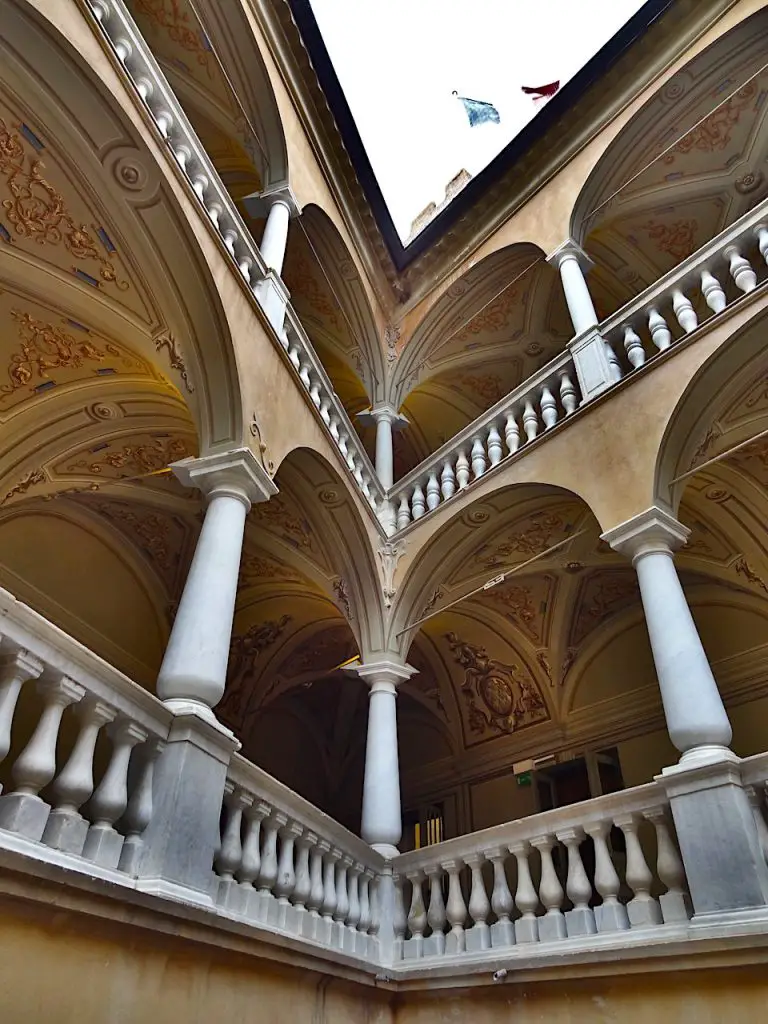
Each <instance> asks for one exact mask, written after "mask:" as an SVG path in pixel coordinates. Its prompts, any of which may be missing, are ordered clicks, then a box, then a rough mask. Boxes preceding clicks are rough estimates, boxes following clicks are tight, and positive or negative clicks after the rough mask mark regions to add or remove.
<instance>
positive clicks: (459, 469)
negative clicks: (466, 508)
mask: <svg viewBox="0 0 768 1024" xmlns="http://www.w3.org/2000/svg"><path fill="white" fill-rule="evenodd" d="M456 480H457V482H458V484H459V490H460V491H463V490H464V488H465V487H467V486H469V460H468V459H467V455H466V452H465V451H464V449H463V448H462V449H461V450H460V451H459V454H458V455H457V456H456Z"/></svg>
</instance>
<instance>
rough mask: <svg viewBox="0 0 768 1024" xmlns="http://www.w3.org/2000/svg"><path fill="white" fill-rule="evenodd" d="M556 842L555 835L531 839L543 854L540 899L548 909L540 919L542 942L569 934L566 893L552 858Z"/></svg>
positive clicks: (533, 844)
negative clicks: (566, 917) (566, 919)
mask: <svg viewBox="0 0 768 1024" xmlns="http://www.w3.org/2000/svg"><path fill="white" fill-rule="evenodd" d="M556 842H557V839H556V838H555V836H553V835H544V836H538V837H537V838H536V839H532V840H531V845H532V846H535V847H536V849H537V850H538V851H539V854H540V855H541V880H540V882H539V900H540V901H541V904H542V906H543V907H544V909H545V910H546V914H545V915H544V917H542V918H540V919H539V938H540V939H541V941H542V942H554V941H555V940H556V939H564V938H566V936H567V934H568V930H567V928H566V925H565V915H564V914H563V900H564V899H565V893H564V892H563V887H562V885H561V884H560V879H559V878H558V877H557V871H555V864H554V861H553V859H552V848H553V847H554V845H555V843H556Z"/></svg>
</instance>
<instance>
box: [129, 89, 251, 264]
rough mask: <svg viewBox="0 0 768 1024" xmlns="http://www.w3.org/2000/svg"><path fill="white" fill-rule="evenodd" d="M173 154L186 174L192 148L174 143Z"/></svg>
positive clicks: (235, 235)
mask: <svg viewBox="0 0 768 1024" xmlns="http://www.w3.org/2000/svg"><path fill="white" fill-rule="evenodd" d="M144 81H145V82H147V84H148V85H149V84H150V83H149V80H148V79H146V78H145V79H144ZM139 93H141V88H139ZM141 95H142V99H144V100H145V101H146V100H147V99H148V97H147V96H144V94H143V93H141ZM173 155H174V156H175V157H176V162H177V163H178V165H179V167H180V168H181V169H182V171H183V172H184V173H185V174H186V173H187V164H188V163H189V161H190V160H191V159H192V150H191V149H190V148H189V146H185V145H184V144H183V143H181V144H178V145H174V147H173ZM232 234H234V237H235V239H236V238H237V234H235V232H232ZM224 244H225V245H226V239H225V240H224ZM227 248H228V249H229V246H227ZM229 251H230V252H231V253H232V255H233V256H234V255H235V253H234V243H233V248H232V249H229Z"/></svg>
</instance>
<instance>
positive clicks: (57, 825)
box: [43, 808, 88, 856]
mask: <svg viewBox="0 0 768 1024" xmlns="http://www.w3.org/2000/svg"><path fill="white" fill-rule="evenodd" d="M87 835H88V822H87V821H86V820H85V818H84V817H83V816H82V814H78V813H77V811H60V810H57V809H55V808H54V810H52V811H51V813H50V814H49V815H48V821H47V822H46V823H45V830H44V831H43V842H44V843H45V845H46V846H50V847H51V849H52V850H61V851H62V853H74V854H75V855H76V856H80V854H81V853H82V852H83V846H84V845H85V837H86V836H87Z"/></svg>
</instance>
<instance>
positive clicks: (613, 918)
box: [393, 783, 690, 960]
mask: <svg viewBox="0 0 768 1024" xmlns="http://www.w3.org/2000/svg"><path fill="white" fill-rule="evenodd" d="M393 868H394V871H395V891H396V893H397V894H398V895H397V898H396V911H395V923H394V928H395V946H396V950H397V952H398V953H399V955H400V956H401V957H402V959H405V960H411V959H419V958H423V957H444V956H445V957H447V956H451V957H461V956H464V955H466V954H477V953H482V952H483V951H486V950H493V951H497V950H498V949H500V948H504V949H506V950H510V949H514V948H516V947H524V950H523V951H524V952H525V953H526V955H530V953H531V951H532V950H535V948H536V947H537V946H538V945H543V944H545V943H546V944H550V943H559V944H562V945H563V946H567V945H568V943H569V942H572V941H576V940H580V939H586V940H589V936H593V935H602V934H605V933H609V932H614V933H627V932H631V931H642V932H643V933H644V935H645V936H646V937H647V933H648V932H649V931H656V930H659V929H663V928H664V927H665V926H666V925H671V924H678V925H680V924H686V923H687V921H688V918H689V916H690V910H689V901H688V896H687V890H686V880H685V870H684V867H683V863H682V860H681V858H680V855H679V853H678V849H677V845H676V841H675V836H674V828H673V825H672V819H671V815H670V813H669V808H668V804H667V800H666V798H665V796H664V792H663V790H662V789H661V788H660V787H659V786H657V785H656V784H655V783H651V784H650V785H647V786H639V787H637V788H635V789H630V790H625V791H623V792H620V793H614V794H610V795H608V796H603V797H599V798H597V799H595V800H589V801H586V802H584V803H579V804H574V805H572V806H569V807H562V808H557V809H556V810H553V811H546V812H544V813H542V814H536V815H533V816H532V817H529V818H524V819H521V820H519V821H514V822H511V823H509V824H507V825H502V826H499V827H496V828H491V829H487V830H485V831H483V832H475V833H472V834H471V835H467V836H462V837H461V838H459V839H453V840H449V841H448V842H444V843H439V844H437V845H435V846H429V847H426V848H425V849H422V850H418V851H415V852H412V853H407V854H404V855H402V856H400V857H398V858H396V859H395V860H394V862H393Z"/></svg>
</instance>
